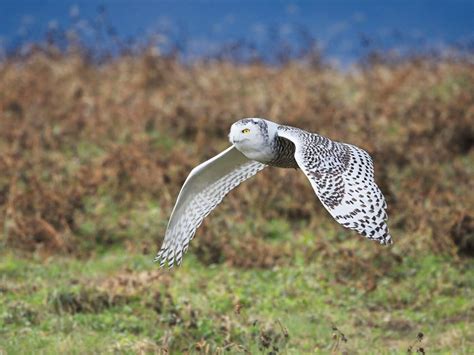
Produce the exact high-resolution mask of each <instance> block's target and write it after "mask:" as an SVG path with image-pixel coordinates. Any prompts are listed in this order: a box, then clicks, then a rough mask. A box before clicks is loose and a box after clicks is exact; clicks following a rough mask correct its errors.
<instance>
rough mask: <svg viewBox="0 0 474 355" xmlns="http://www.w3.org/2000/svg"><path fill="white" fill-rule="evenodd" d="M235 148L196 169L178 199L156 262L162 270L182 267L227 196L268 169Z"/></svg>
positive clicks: (228, 149)
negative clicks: (202, 228)
mask: <svg viewBox="0 0 474 355" xmlns="http://www.w3.org/2000/svg"><path fill="white" fill-rule="evenodd" d="M265 166H266V165H265V164H262V163H259V162H257V161H254V160H250V159H248V158H247V157H245V156H244V155H243V154H242V153H241V152H239V151H238V150H237V149H236V148H235V147H234V146H231V147H229V148H227V149H226V150H225V151H223V152H222V153H220V154H218V155H216V156H215V157H214V158H211V159H209V160H208V161H206V162H204V163H202V164H200V165H198V166H197V167H195V168H194V169H193V170H192V171H191V173H190V174H189V176H188V177H187V179H186V181H185V182H184V185H183V187H182V188H181V191H180V193H179V195H178V199H177V201H176V204H175V206H174V208H173V212H171V217H170V220H169V222H168V227H167V228H166V233H165V239H164V241H163V245H162V246H161V249H160V251H159V252H158V254H157V255H156V257H155V259H154V261H155V262H158V261H159V262H160V266H164V265H165V264H166V263H167V264H168V266H169V267H172V266H173V265H174V263H175V262H176V264H178V265H179V264H181V261H182V257H183V253H185V252H186V250H187V248H188V245H189V242H190V241H191V239H192V238H193V236H194V233H195V232H196V229H197V228H198V227H199V226H200V225H201V223H202V221H203V220H204V218H205V217H206V216H207V215H208V214H209V213H211V211H212V210H213V209H214V208H215V207H216V206H217V205H218V204H219V203H220V202H221V201H222V199H223V198H224V196H225V195H227V193H228V192H229V191H230V190H232V189H233V188H234V187H236V186H237V185H239V184H240V183H241V182H243V181H244V180H247V179H248V178H250V177H252V176H254V175H255V174H256V173H257V172H259V171H260V170H262V169H263V168H265Z"/></svg>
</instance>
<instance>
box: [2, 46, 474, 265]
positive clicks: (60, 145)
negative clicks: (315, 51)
mask: <svg viewBox="0 0 474 355" xmlns="http://www.w3.org/2000/svg"><path fill="white" fill-rule="evenodd" d="M52 53H55V54H51V53H49V54H48V53H44V52H38V53H35V54H32V55H30V56H29V57H28V58H26V59H21V60H19V59H15V58H12V59H10V60H7V61H6V62H3V63H1V64H0V149H1V152H2V154H1V156H0V171H1V174H0V224H1V225H2V226H3V232H2V234H0V236H1V240H2V241H3V245H4V246H7V247H14V248H17V249H20V250H24V251H27V252H33V251H41V252H43V253H45V254H50V253H70V254H74V255H83V254H84V253H86V254H88V253H90V252H91V249H93V246H92V247H91V246H90V244H89V245H88V248H85V247H84V246H85V245H87V244H85V243H84V236H81V237H79V235H80V230H81V221H82V220H83V219H84V218H86V217H87V218H89V219H90V217H91V213H90V206H89V207H88V205H87V201H89V200H90V199H93V201H95V202H94V204H95V206H96V205H97V204H99V203H100V201H101V199H102V198H103V197H104V196H107V197H108V198H110V199H111V200H112V204H113V205H114V206H118V208H121V211H122V214H121V215H120V216H119V218H118V221H117V223H116V225H114V226H113V227H110V229H109V228H108V227H107V226H105V227H101V228H102V229H101V230H100V231H99V232H100V234H101V235H103V236H105V237H103V238H102V239H100V240H95V239H91V240H89V242H90V243H91V244H92V245H94V243H103V244H104V245H106V246H107V245H109V244H114V243H124V239H123V238H122V239H121V238H117V239H114V237H113V236H111V235H115V234H117V233H119V232H120V231H121V230H125V229H127V228H128V226H129V224H130V223H131V221H130V220H131V218H132V217H131V216H130V215H129V214H128V213H127V211H128V209H129V208H131V207H132V206H136V204H137V203H139V201H142V200H145V201H155V203H156V204H157V205H158V206H159V209H160V211H161V214H160V216H161V219H162V224H161V225H160V226H161V227H160V228H161V229H160V230H153V231H148V232H147V233H144V234H142V235H141V237H142V238H141V239H139V242H137V243H140V244H141V245H145V246H147V248H148V249H152V248H157V247H158V245H157V244H158V242H159V240H160V239H161V235H162V234H163V232H164V223H165V222H166V217H167V215H168V214H169V212H170V211H171V208H172V205H173V203H174V199H175V196H176V194H177V192H178V191H179V187H180V185H181V184H182V182H183V181H184V179H185V177H186V175H187V173H188V172H189V171H190V169H191V168H192V167H193V166H195V165H196V164H197V163H198V162H200V161H203V160H205V159H207V158H209V157H211V156H213V155H214V154H216V153H217V152H219V151H220V150H222V149H223V148H224V147H226V146H227V145H228V143H227V142H226V135H227V132H228V129H229V127H230V125H231V124H232V122H234V121H235V120H237V119H239V118H242V117H248V116H253V117H256V116H258V117H267V118H269V119H272V120H274V121H277V122H281V123H286V124H290V125H295V126H298V127H304V128H306V129H308V130H310V131H314V132H318V133H320V134H323V135H326V136H328V137H330V138H332V139H335V140H340V141H345V142H350V143H352V144H355V145H358V146H361V147H363V148H364V149H366V150H367V151H368V152H369V153H370V154H372V155H373V157H374V159H375V165H376V178H377V180H378V182H379V184H380V185H381V187H382V190H383V191H384V193H385V195H386V197H387V199H388V204H389V215H390V216H391V219H390V225H391V227H392V230H393V233H392V234H393V236H394V238H395V242H396V244H397V245H398V246H397V248H398V252H397V254H401V255H403V254H407V253H413V254H416V253H421V252H436V253H450V254H455V253H456V251H457V248H458V247H457V246H456V243H457V244H458V245H459V248H461V249H462V253H464V254H467V255H472V254H473V248H472V245H473V241H472V240H473V238H474V237H473V227H472V219H473V215H472V213H473V211H472V206H474V195H473V194H472V189H473V187H474V186H473V183H472V181H473V179H472V174H473V165H474V159H473V158H474V155H473V154H474V152H473V150H472V146H473V142H474V125H473V122H474V66H473V65H472V64H469V63H467V62H460V61H458V62H456V61H447V60H446V61H439V62H433V61H429V60H407V61H404V62H401V63H398V64H396V65H388V64H376V63H375V64H373V65H372V66H371V67H370V68H369V69H361V70H354V71H351V72H348V73H342V72H340V71H337V70H334V69H330V68H324V69H321V68H312V67H309V66H305V65H303V64H300V63H297V62H289V63H288V64H286V65H284V66H282V67H280V68H275V67H268V66H264V65H263V64H249V65H241V66H238V65H234V64H230V63H226V62H211V63H196V64H193V65H188V66H185V65H182V64H180V63H179V62H177V61H176V60H173V59H167V58H163V57H160V56H157V55H154V54H153V53H152V52H145V53H143V54H142V55H137V56H129V57H127V56H124V57H120V58H117V59H114V60H110V61H108V62H106V63H105V64H102V65H100V66H98V65H94V64H91V63H89V62H87V60H86V59H84V58H83V57H82V56H81V55H80V54H77V53H76V54H75V53H69V54H62V55H60V54H57V52H52ZM288 186H291V189H289V188H287V187H288ZM309 193H310V188H309V187H308V183H307V181H306V180H305V178H304V176H303V175H302V174H296V173H295V172H293V171H275V170H273V171H272V172H269V171H265V172H263V173H262V174H261V175H260V176H258V177H257V178H256V179H255V180H254V181H252V183H248V184H244V185H243V186H242V187H241V188H239V190H238V192H237V193H234V194H233V197H232V198H231V199H228V200H227V201H226V202H225V203H224V204H223V206H222V209H223V211H224V212H222V213H221V214H219V215H218V216H217V217H216V221H215V222H207V223H205V225H204V228H205V230H206V233H201V235H200V241H199V242H197V243H196V253H197V255H198V257H199V258H200V259H201V260H202V261H204V262H216V261H222V259H225V260H227V261H228V262H229V263H231V264H232V265H236V266H243V267H254V266H259V267H268V266H271V265H274V264H278V263H282V262H286V261H285V257H284V256H285V255H291V252H292V250H293V249H294V248H292V247H291V245H288V244H287V245H286V246H283V247H282V246H281V245H279V246H278V247H277V246H275V244H272V243H267V242H266V241H265V240H263V241H262V240H257V239H258V238H255V236H258V235H261V234H262V233H264V231H263V228H264V227H263V225H264V222H263V221H266V220H270V219H280V218H281V219H285V220H288V221H289V223H290V225H291V227H292V230H293V231H294V233H295V234H298V231H299V230H300V227H301V221H304V223H305V225H306V226H307V227H309V229H313V230H318V228H321V227H320V225H321V221H322V220H323V218H326V219H327V217H324V216H325V212H324V210H323V208H322V207H321V206H320V205H319V204H318V203H316V202H315V201H314V200H315V199H313V198H308V196H309ZM243 207H246V208H243ZM230 212H231V213H230ZM226 213H229V214H231V215H230V216H229V217H228V218H225V219H223V217H222V216H225V215H226ZM102 217H103V215H97V216H96V217H93V218H96V220H97V223H99V222H98V221H99V219H101V218H102ZM249 219H251V221H252V222H253V223H254V230H252V232H251V233H250V232H248V231H247V235H245V236H244V237H243V238H241V239H240V240H242V241H243V242H241V243H239V242H235V243H234V244H237V245H232V246H231V248H230V249H229V241H230V240H231V239H232V238H234V239H235V236H233V235H234V234H235V235H239V237H240V232H242V228H240V229H238V228H237V229H238V231H236V230H234V229H235V228H234V226H238V225H242V224H243V223H245V221H248V220H249ZM94 221H95V220H94ZM94 223H95V222H94ZM325 225H326V226H327V225H330V224H328V223H326V224H325ZM337 228H338V227H337V226H334V229H333V232H331V233H341V230H339V229H337ZM243 230H244V231H245V228H244V229H243ZM117 231H119V232H117ZM239 231H240V232H239ZM318 231H319V232H321V230H320V229H319V230H318ZM334 231H336V232H334ZM198 233H199V232H198ZM104 240H105V241H104ZM321 243H323V244H321ZM321 243H319V244H318V243H316V244H315V247H314V250H315V251H318V250H325V253H327V254H328V255H334V253H335V251H334V250H332V249H330V248H329V247H328V246H325V245H324V242H321ZM275 248H276V249H275ZM321 248H322V249H321ZM366 248H367V251H369V252H370V255H374V254H375V253H376V250H375V249H372V248H371V247H366ZM148 252H154V250H148ZM243 253H245V254H247V255H248V254H251V255H254V256H255V257H254V258H252V260H250V261H249V258H247V257H246V258H242V257H241V255H242V254H243ZM308 253H309V254H308V255H310V254H311V250H310V251H308ZM347 253H350V251H348V252H347ZM281 255H283V259H282V257H281ZM349 259H350V257H349ZM361 260H362V259H360V260H359V259H358V260H356V261H354V265H357V263H360V262H363V260H362V261H361ZM354 265H353V266H354ZM356 269H357V268H356ZM356 269H355V270H356ZM353 270H354V269H353Z"/></svg>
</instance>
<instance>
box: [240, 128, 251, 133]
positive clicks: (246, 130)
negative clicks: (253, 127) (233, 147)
mask: <svg viewBox="0 0 474 355" xmlns="http://www.w3.org/2000/svg"><path fill="white" fill-rule="evenodd" d="M249 132H250V129H248V128H244V129H243V130H242V133H249Z"/></svg>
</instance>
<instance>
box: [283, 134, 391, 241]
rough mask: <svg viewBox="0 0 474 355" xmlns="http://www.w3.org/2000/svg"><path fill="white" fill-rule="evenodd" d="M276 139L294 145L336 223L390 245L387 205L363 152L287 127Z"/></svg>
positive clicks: (370, 161)
mask: <svg viewBox="0 0 474 355" xmlns="http://www.w3.org/2000/svg"><path fill="white" fill-rule="evenodd" d="M278 135H279V136H280V137H282V138H285V139H288V140H290V141H291V142H293V143H294V145H295V160H296V162H297V163H298V166H299V167H300V168H301V170H303V172H304V173H305V175H306V177H307V178H308V179H309V181H310V183H311V186H312V187H313V189H314V191H315V192H316V195H317V196H318V198H319V199H320V200H321V202H322V204H323V205H324V207H325V208H326V209H327V210H328V211H329V213H330V214H331V215H332V216H333V217H334V219H335V220H336V221H337V222H339V223H340V224H341V225H343V226H344V227H346V228H349V229H353V230H356V231H357V232H358V233H359V234H361V235H363V236H365V237H367V238H368V239H371V240H377V241H378V242H379V243H380V244H391V243H392V238H391V236H390V234H389V231H388V227H387V223H386V220H387V213H386V211H385V209H386V208H387V204H386V203H385V198H384V196H383V195H382V192H381V191H380V189H379V188H378V186H377V184H376V183H375V179H374V167H373V163H372V159H371V158H370V156H369V154H368V153H367V152H366V151H364V150H362V149H360V148H358V147H355V146H353V145H350V144H345V143H338V142H333V141H331V140H330V139H328V138H325V137H322V136H320V135H317V134H313V133H309V132H306V131H303V130H300V129H298V128H294V127H289V126H280V127H279V128H278Z"/></svg>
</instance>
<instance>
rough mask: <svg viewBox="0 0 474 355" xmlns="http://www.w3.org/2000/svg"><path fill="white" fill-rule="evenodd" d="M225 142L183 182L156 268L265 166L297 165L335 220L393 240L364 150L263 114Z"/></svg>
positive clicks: (175, 258)
mask: <svg viewBox="0 0 474 355" xmlns="http://www.w3.org/2000/svg"><path fill="white" fill-rule="evenodd" d="M229 140H230V142H231V143H232V146H230V147H229V148H227V149H226V150H225V151H223V152H222V153H220V154H218V155H217V156H215V157H214V158H212V159H209V160H208V161H206V162H204V163H202V164H200V165H198V166H197V167H195V168H194V169H193V170H192V171H191V173H190V174H189V176H188V178H187V179H186V181H185V182H184V185H183V187H182V188H181V191H180V193H179V195H178V199H177V201H176V204H175V206H174V209H173V212H172V213H171V217H170V220H169V222H168V227H167V229H166V234H165V239H164V241H163V245H162V247H161V249H160V251H159V252H158V254H157V256H156V258H155V260H154V261H156V262H158V261H159V262H160V265H161V266H164V265H165V264H168V266H170V267H172V266H173V265H174V264H175V263H176V264H178V265H179V264H180V263H181V261H182V258H183V254H184V253H185V252H186V250H187V248H188V245H189V242H190V241H191V239H192V238H193V236H194V234H195V232H196V229H197V228H198V227H199V226H200V225H201V223H202V221H203V220H204V218H205V217H206V216H207V215H208V214H209V213H210V212H211V211H212V210H213V209H214V208H215V207H216V206H217V205H218V204H219V203H220V202H221V201H222V199H223V198H224V196H225V195H227V193H228V192H229V191H230V190H232V189H233V188H234V187H236V186H237V185H239V184H240V183H241V182H243V181H244V180H247V179H248V178H250V177H252V176H253V175H255V174H256V173H258V172H259V171H260V170H262V169H263V168H265V167H266V166H274V167H280V168H299V169H301V170H302V171H303V173H304V174H305V175H306V177H307V178H308V179H309V181H310V183H311V186H312V187H313V190H314V192H315V193H316V195H317V196H318V198H319V200H320V201H321V202H322V204H323V205H324V207H325V208H326V209H327V210H328V211H329V213H330V214H331V215H332V216H333V217H334V219H335V220H336V221H337V222H339V223H340V224H341V225H343V226H344V227H347V228H350V229H353V230H355V231H357V232H358V233H360V234H361V235H363V236H365V237H367V238H368V239H371V240H376V241H378V242H379V243H380V244H391V243H392V239H391V236H390V234H389V231H388V227H387V223H386V221H387V213H386V211H385V209H386V208H387V204H386V203H385V199H384V197H383V195H382V192H381V191H380V189H379V188H378V186H377V185H376V183H375V180H374V168H373V163H372V159H371V158H370V156H369V154H368V153H367V152H366V151H364V150H362V149H360V148H357V147H355V146H353V145H350V144H346V143H339V142H334V141H332V140H330V139H328V138H325V137H323V136H320V135H318V134H315V133H310V132H306V131H304V130H302V129H299V128H295V127H290V126H284V125H279V124H277V123H275V122H271V121H268V120H265V119H262V118H246V119H243V120H240V121H237V122H236V123H234V124H233V125H232V127H231V129H230V134H229Z"/></svg>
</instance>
